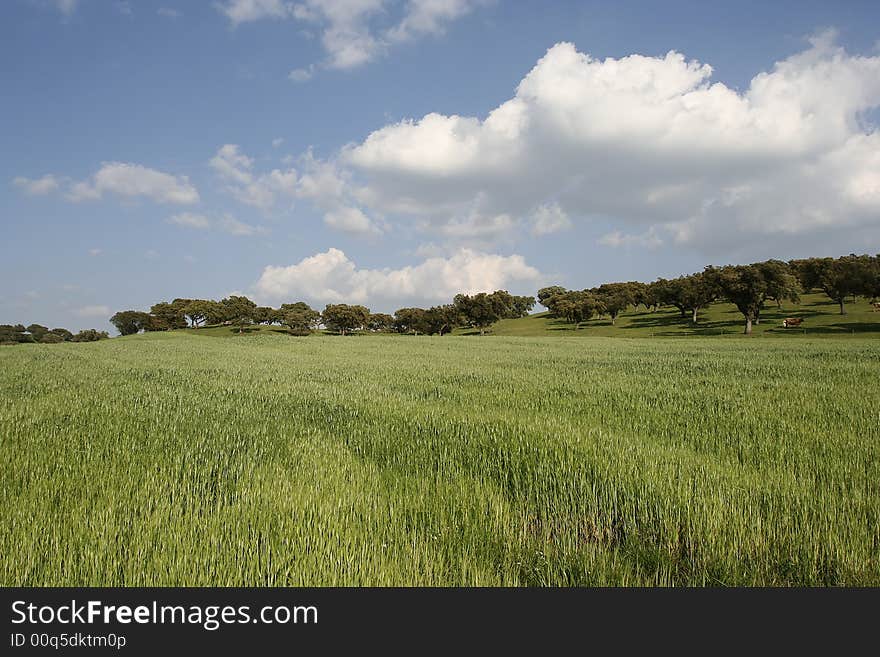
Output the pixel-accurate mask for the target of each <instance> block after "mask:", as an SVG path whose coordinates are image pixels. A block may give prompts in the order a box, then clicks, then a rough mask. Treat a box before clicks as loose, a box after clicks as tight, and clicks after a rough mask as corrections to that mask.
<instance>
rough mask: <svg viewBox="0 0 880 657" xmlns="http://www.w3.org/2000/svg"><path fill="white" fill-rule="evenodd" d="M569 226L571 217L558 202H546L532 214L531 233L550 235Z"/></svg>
mask: <svg viewBox="0 0 880 657" xmlns="http://www.w3.org/2000/svg"><path fill="white" fill-rule="evenodd" d="M569 228H571V219H569V218H568V215H567V214H565V210H563V209H562V208H560V207H559V204H558V203H546V204H544V205H542V206H540V207H539V208H538V209H537V210H535V212H534V214H532V235H535V236H536V237H540V236H541V235H550V234H552V233H558V232H559V231H562V230H568V229H569Z"/></svg>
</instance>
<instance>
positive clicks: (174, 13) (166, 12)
mask: <svg viewBox="0 0 880 657" xmlns="http://www.w3.org/2000/svg"><path fill="white" fill-rule="evenodd" d="M156 13H157V14H159V16H162V17H163V18H172V19H173V18H180V17H181V16H182V15H183V14H182V13H181V12H180V11H178V10H177V9H172V8H170V7H159V8H158V9H157V10H156Z"/></svg>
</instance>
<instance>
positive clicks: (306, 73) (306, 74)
mask: <svg viewBox="0 0 880 657" xmlns="http://www.w3.org/2000/svg"><path fill="white" fill-rule="evenodd" d="M314 74H315V67H314V66H309V67H308V68H295V69H293V70H292V71H291V72H290V73H288V74H287V79H288V80H292V81H293V82H308V81H309V80H311V79H312V76H313V75H314Z"/></svg>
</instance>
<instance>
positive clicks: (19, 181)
mask: <svg viewBox="0 0 880 657" xmlns="http://www.w3.org/2000/svg"><path fill="white" fill-rule="evenodd" d="M12 183H13V184H14V185H15V186H16V187H20V188H21V189H22V190H23V191H24V193H25V194H27V195H28V196H46V195H47V194H51V193H52V192H54V191H55V190H57V189H58V187H59V185H60V181H59V180H58V178H56V177H55V176H54V175H52V174H51V173H50V174H47V175H45V176H43V177H42V178H36V179H31V178H25V177H23V176H18V177H16V178H15V179H13V181H12Z"/></svg>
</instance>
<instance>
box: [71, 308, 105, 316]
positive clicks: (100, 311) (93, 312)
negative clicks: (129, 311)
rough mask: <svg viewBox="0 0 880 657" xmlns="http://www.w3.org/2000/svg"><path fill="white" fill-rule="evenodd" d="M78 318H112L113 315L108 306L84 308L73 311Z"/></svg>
mask: <svg viewBox="0 0 880 657" xmlns="http://www.w3.org/2000/svg"><path fill="white" fill-rule="evenodd" d="M73 312H74V314H75V315H76V316H77V317H105V318H106V317H110V315H111V314H112V313H111V312H110V308H109V307H107V306H83V307H81V308H77V309H76V310H74V311H73Z"/></svg>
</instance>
